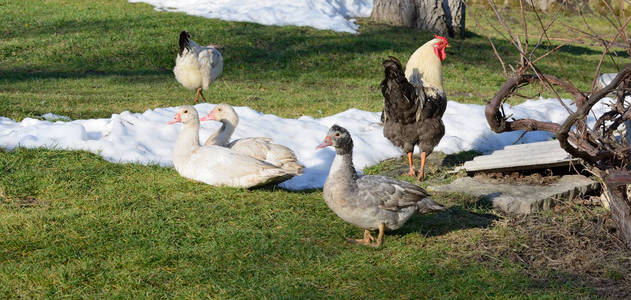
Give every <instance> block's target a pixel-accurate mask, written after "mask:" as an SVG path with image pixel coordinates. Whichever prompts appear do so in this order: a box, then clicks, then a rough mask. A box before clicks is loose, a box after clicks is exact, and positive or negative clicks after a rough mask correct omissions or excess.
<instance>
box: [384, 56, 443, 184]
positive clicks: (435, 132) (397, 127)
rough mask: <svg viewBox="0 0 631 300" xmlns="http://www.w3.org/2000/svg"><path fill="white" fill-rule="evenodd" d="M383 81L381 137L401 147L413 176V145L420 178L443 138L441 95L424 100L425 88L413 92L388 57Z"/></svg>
mask: <svg viewBox="0 0 631 300" xmlns="http://www.w3.org/2000/svg"><path fill="white" fill-rule="evenodd" d="M383 66H384V68H385V78H384V80H383V81H382V82H381V93H382V94H383V98H384V100H383V101H384V102H383V112H382V114H381V121H382V122H383V135H384V136H385V137H386V138H387V139H388V140H390V142H392V144H394V145H396V146H398V147H401V149H403V151H404V152H406V153H407V154H408V163H409V165H410V172H409V174H410V175H412V176H414V175H415V172H414V165H413V164H412V152H413V151H414V145H418V146H419V148H420V151H421V170H420V171H419V177H418V178H419V179H420V178H422V177H423V169H424V167H425V157H426V156H427V155H429V154H430V153H432V151H433V150H434V147H436V145H438V142H440V139H441V138H442V137H443V135H445V125H444V124H443V121H442V120H441V117H442V115H443V113H444V112H445V109H446V108H447V102H446V101H445V100H446V99H445V98H444V93H434V92H433V93H431V94H432V95H435V96H431V97H430V96H427V95H426V93H425V91H424V88H416V87H414V86H413V85H412V84H411V83H410V82H408V80H407V78H406V77H405V73H404V72H403V67H402V66H401V62H399V60H398V59H397V58H396V57H392V56H390V58H389V59H387V60H385V61H384V62H383Z"/></svg>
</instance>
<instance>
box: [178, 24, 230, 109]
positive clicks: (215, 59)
mask: <svg viewBox="0 0 631 300" xmlns="http://www.w3.org/2000/svg"><path fill="white" fill-rule="evenodd" d="M222 71H223V57H222V56H221V53H220V52H219V50H217V48H216V47H215V46H214V45H208V46H206V47H203V46H200V45H198V44H197V43H195V41H193V40H191V36H190V34H188V32H186V31H182V32H181V33H180V51H179V52H178V55H177V58H176V59H175V67H174V68H173V73H174V74H175V79H176V80H177V81H178V82H179V83H180V84H181V85H182V86H184V87H185V88H187V89H189V90H196V96H195V103H197V101H198V100H199V96H202V99H204V101H206V98H205V97H204V94H203V93H202V89H203V90H204V91H205V90H207V89H208V86H209V85H210V84H211V83H212V82H213V81H215V79H217V77H219V75H221V72H222Z"/></svg>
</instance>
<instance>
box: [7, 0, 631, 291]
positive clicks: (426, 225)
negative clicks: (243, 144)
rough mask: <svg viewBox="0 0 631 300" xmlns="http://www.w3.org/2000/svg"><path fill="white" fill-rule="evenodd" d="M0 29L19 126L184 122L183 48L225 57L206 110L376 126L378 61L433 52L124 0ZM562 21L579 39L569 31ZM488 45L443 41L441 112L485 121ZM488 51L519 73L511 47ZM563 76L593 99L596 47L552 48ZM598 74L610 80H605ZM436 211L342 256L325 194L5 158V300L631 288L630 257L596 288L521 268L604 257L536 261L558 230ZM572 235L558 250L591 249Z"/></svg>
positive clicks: (431, 171) (39, 156) (411, 41)
mask: <svg viewBox="0 0 631 300" xmlns="http://www.w3.org/2000/svg"><path fill="white" fill-rule="evenodd" d="M473 12H476V13H477V14H479V15H480V16H482V17H484V20H489V18H490V17H491V15H490V13H489V12H488V10H484V9H480V8H475V7H474V8H473ZM528 17H529V18H530V19H532V18H533V16H532V15H529V16H528ZM512 18H513V19H512V20H511V22H513V21H514V22H513V23H511V24H515V22H516V21H515V16H513V17H512ZM0 20H1V21H0V33H1V34H2V35H1V36H0V116H5V117H10V118H14V119H18V120H21V119H23V118H25V117H37V116H40V115H41V114H44V113H48V112H53V113H56V114H61V115H67V116H70V117H71V118H74V119H79V118H94V117H109V116H110V115H111V114H113V113H119V112H121V111H124V110H129V111H135V112H142V111H144V110H147V109H152V108H156V107H166V106H175V105H181V104H189V103H191V101H192V99H193V96H194V95H193V93H192V92H190V91H188V90H185V89H184V88H182V87H181V86H180V85H179V84H178V83H177V82H176V81H175V80H174V78H173V74H172V72H171V69H172V67H173V64H174V59H175V54H176V52H177V43H176V42H177V37H178V33H179V31H181V30H183V29H186V30H189V31H190V32H191V33H192V35H193V38H194V39H195V40H196V41H198V42H200V43H204V44H205V43H210V42H212V43H216V44H220V45H223V46H224V49H223V50H222V51H223V55H224V59H225V68H224V73H223V75H222V77H220V79H219V80H218V81H217V82H216V83H214V84H213V86H212V87H211V89H210V90H209V92H208V93H207V98H208V99H209V101H210V102H215V103H217V102H228V103H230V104H233V105H247V106H250V107H252V108H254V109H257V110H259V111H262V112H265V113H274V114H278V115H281V116H285V117H297V116H301V115H311V116H314V117H320V116H325V115H330V114H333V113H337V112H340V111H344V110H346V109H348V108H351V107H355V108H358V109H364V110H372V111H378V110H380V109H381V105H382V101H381V95H380V92H379V89H378V85H379V82H380V80H381V77H382V67H381V61H382V59H384V58H386V57H387V56H388V55H394V56H397V57H399V58H401V59H402V60H403V61H405V60H407V57H408V56H409V55H410V53H412V52H413V51H414V50H415V49H416V48H417V47H418V46H419V45H421V44H422V43H424V42H425V41H426V40H427V39H429V38H430V37H431V34H428V33H422V32H418V31H414V30H409V29H403V28H392V27H388V26H383V25H378V24H372V23H370V22H369V21H368V20H363V19H360V20H359V23H360V24H361V29H360V34H359V35H351V34H344V33H334V32H330V31H317V30H314V29H310V28H302V27H273V26H272V27H270V26H262V25H256V24H249V23H239V22H224V21H219V20H208V19H203V18H198V17H191V16H187V15H184V14H180V13H163V12H156V11H154V10H153V9H152V7H151V6H149V5H146V4H130V3H127V2H126V1H122V0H119V1H76V0H68V1H3V0H0ZM563 21H564V22H566V23H571V24H574V25H575V26H578V25H579V24H578V23H576V22H577V21H576V20H575V18H572V17H571V16H564V17H563ZM591 21H593V23H594V25H593V26H595V27H596V28H598V29H603V28H605V27H604V25H603V23H602V21H600V20H598V19H597V18H593V19H591ZM532 30H533V31H534V29H532ZM484 34H485V33H483V32H482V30H481V29H478V28H476V26H474V22H469V24H468V38H467V39H465V40H455V39H454V40H451V41H450V43H451V45H452V48H449V51H448V58H447V60H446V61H445V65H444V66H445V67H444V77H445V87H446V90H447V94H448V97H449V98H450V99H452V100H457V101H459V102H466V103H484V101H485V100H486V99H488V98H490V97H491V96H492V95H493V93H494V91H495V90H497V88H498V87H499V86H500V85H501V84H502V83H503V76H502V73H501V69H500V65H499V63H498V62H497V60H496V59H495V57H494V54H493V52H492V50H491V49H490V47H489V46H488V41H487V40H486V38H485V37H484ZM555 34H558V35H561V36H565V35H567V34H568V31H567V30H563V29H562V30H561V31H559V32H557V33H555ZM492 35H493V36H494V38H495V40H494V41H495V42H496V46H497V47H498V50H499V51H500V53H502V54H503V55H505V56H507V58H508V61H510V60H514V59H515V56H514V54H513V53H512V51H511V49H512V48H511V46H510V44H509V43H508V42H507V41H506V40H502V39H501V38H499V37H498V36H497V35H496V34H495V33H492ZM557 57H558V58H559V60H561V61H562V62H563V70H561V69H559V68H558V67H557V65H556V62H555V60H552V59H551V60H549V61H548V60H544V62H545V63H544V64H542V68H543V69H544V71H546V72H550V73H552V74H554V75H558V76H562V75H563V74H564V73H565V74H566V75H567V77H568V78H569V79H571V80H573V81H575V83H576V84H577V85H578V86H579V87H580V88H582V89H588V88H589V87H590V86H591V82H590V80H591V77H592V75H593V74H592V70H593V67H594V66H595V65H596V64H597V63H598V60H599V58H600V52H599V50H598V49H597V48H592V47H586V46H577V47H571V48H563V49H562V51H560V53H559V55H558V56H557ZM625 59H626V60H628V58H627V57H625V56H621V57H620V58H619V60H620V61H624V60H625ZM604 67H605V69H604V71H615V69H614V66H613V64H612V63H611V62H610V61H606V63H605V65H604ZM532 91H534V90H532ZM474 155H476V154H475V153H472V152H469V153H461V154H459V155H455V156H447V157H445V156H444V155H441V154H440V153H436V154H432V155H431V156H430V160H431V161H430V164H429V166H428V173H427V176H428V178H427V180H426V182H424V183H423V185H424V186H427V185H429V184H435V183H443V182H449V181H451V180H453V179H454V178H455V177H456V176H460V175H453V174H450V173H448V172H447V171H448V170H449V168H450V167H451V166H453V165H454V164H455V163H458V162H462V161H463V160H464V159H466V158H470V157H472V156H474ZM402 168H403V169H405V161H404V160H402V159H393V160H390V161H387V162H384V163H383V164H380V165H378V166H374V167H371V168H369V169H367V170H366V172H367V173H371V174H376V173H379V174H388V175H391V176H397V175H398V173H400V170H402ZM434 197H435V199H436V200H437V201H439V202H441V203H443V204H445V205H447V206H448V207H449V208H450V209H449V211H447V212H444V213H440V214H434V215H426V216H418V217H415V218H414V219H412V220H411V222H409V223H408V224H407V225H406V226H405V227H404V228H402V229H400V230H398V231H395V232H392V233H388V234H387V236H386V240H385V245H384V247H382V248H381V249H378V250H373V249H366V248H362V247H357V246H354V245H349V244H347V243H346V242H345V241H344V238H345V237H358V236H359V235H360V234H361V230H360V229H358V228H355V227H353V226H351V225H349V224H346V223H344V222H343V221H342V220H341V219H339V218H338V217H336V216H335V215H334V214H333V213H332V212H331V211H330V210H329V209H328V208H327V206H326V204H325V203H324V202H323V200H322V192H321V191H320V190H313V191H304V192H289V191H285V190H281V189H275V188H265V189H256V190H241V189H233V188H215V187H211V186H208V185H204V184H200V183H194V182H191V181H188V180H186V179H183V178H181V177H179V176H178V175H177V173H176V172H175V171H174V170H173V169H170V168H162V167H158V166H140V165H134V164H112V163H109V162H106V161H104V160H102V159H101V158H99V157H98V156H96V155H94V154H89V153H85V152H69V151H55V150H41V149H40V150H25V149H16V150H14V151H11V152H7V151H0V298H17V297H23V298H34V297H38V298H39V297H55V298H56V297H60V298H61V297H68V298H81V297H87V298H141V297H142V298H145V297H146V298H154V297H155V298H158V297H159V298H166V297H178V298H191V297H211V298H215V297H216V298H262V297H266V298H327V297H331V298H346V299H348V298H457V299H470V298H472V297H473V298H481V297H489V298H541V297H546V298H591V297H594V296H599V295H600V296H602V295H605V296H606V295H608V294H607V293H606V292H605V293H603V292H602V289H601V287H602V286H603V282H604V283H606V284H611V285H618V286H624V285H625V284H627V283H628V278H629V271H628V270H629V268H626V267H624V266H627V265H628V260H623V258H624V257H627V256H628V252H625V251H618V252H608V254H609V255H613V257H623V258H620V259H621V260H614V259H610V260H594V261H596V262H597V263H598V264H597V267H592V268H591V269H590V270H597V274H596V275H594V274H593V273H590V272H594V271H590V270H588V271H585V270H581V269H577V268H574V267H573V265H572V263H573V262H574V261H570V262H569V263H566V264H560V265H559V264H558V263H557V264H555V263H551V262H548V261H547V260H544V262H543V263H539V261H537V260H534V259H531V260H529V259H528V257H533V256H534V257H541V256H542V255H543V256H545V257H551V259H553V261H554V262H558V261H561V259H562V258H567V257H570V256H572V255H576V254H577V253H579V254H580V255H582V256H583V257H588V258H589V257H592V256H591V255H594V254H593V253H596V252H597V251H596V252H590V251H585V249H586V248H585V247H583V246H576V247H573V248H571V249H568V250H567V253H565V254H564V253H561V254H559V253H556V252H554V253H549V252H551V251H553V250H555V249H557V248H553V247H544V248H535V247H534V246H533V245H534V244H537V243H538V242H541V241H542V240H543V241H545V240H546V235H545V234H544V235H543V236H542V235H541V233H549V232H554V231H555V230H557V229H558V227H559V226H558V224H556V223H555V222H556V221H555V220H556V219H557V218H558V217H559V215H555V214H543V215H541V216H539V218H540V222H539V223H537V224H534V225H533V224H526V225H524V224H522V223H519V222H517V223H515V220H519V219H515V218H514V217H510V216H503V215H501V214H499V213H498V212H496V211H494V210H493V209H491V208H489V207H487V206H485V205H484V204H483V203H479V202H478V201H477V199H471V198H470V197H466V196H463V195H446V194H437V195H434ZM569 207H570V208H571V209H569V210H567V211H565V212H562V213H560V216H562V217H563V218H564V219H565V220H569V221H567V226H568V227H571V226H584V227H586V228H596V227H595V226H596V225H594V224H591V223H589V224H587V225H585V224H583V223H581V222H583V221H585V218H578V217H576V216H582V214H583V213H584V212H583V211H582V210H580V209H579V208H575V206H573V205H569ZM575 210H578V211H579V212H581V214H579V213H577V212H576V211H575ZM590 213H591V214H592V215H593V216H594V217H593V218H595V219H598V220H601V219H606V218H607V213H606V212H602V211H598V210H594V211H593V212H592V211H591V210H590ZM575 217H576V218H575ZM581 220H582V221H581ZM599 224H600V223H599ZM531 226H534V227H535V230H531ZM537 226H538V227H537ZM590 226H591V227H590ZM581 228H582V227H581ZM598 228H600V227H598ZM593 231H594V232H600V231H597V228H596V229H594V230H593ZM533 232H535V233H533ZM582 234H583V232H582V231H571V233H569V234H566V235H564V236H562V237H559V238H558V239H559V240H560V241H561V242H563V241H564V240H563V239H564V238H566V239H567V241H571V240H570V237H576V239H577V240H581V238H582V240H581V241H583V240H584V239H585V236H583V235H582ZM602 236H606V237H607V235H602ZM590 237H591V236H590ZM606 241H608V243H612V242H611V241H610V240H606ZM524 244H527V245H530V246H531V247H530V248H531V250H528V249H526V248H524V247H523V246H522V245H524ZM580 245H583V244H580ZM607 245H609V244H607ZM532 249H537V251H538V252H534V250H532ZM599 249H601V248H599ZM529 251H530V252H529ZM576 251H582V252H576ZM612 251H613V250H612ZM533 253H534V254H533ZM598 253H600V252H598ZM614 254H615V255H614ZM555 255H556V256H555ZM563 255H565V256H563ZM616 255H618V256H616ZM524 257H525V258H526V259H523V258H524ZM546 262H548V264H546ZM621 266H623V267H621ZM627 286H628V284H627Z"/></svg>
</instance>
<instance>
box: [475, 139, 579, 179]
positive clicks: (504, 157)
mask: <svg viewBox="0 0 631 300" xmlns="http://www.w3.org/2000/svg"><path fill="white" fill-rule="evenodd" d="M572 161H577V159H571V157H570V155H569V154H568V153H567V152H565V151H564V150H563V149H562V148H561V146H560V145H559V142H558V141H556V140H552V141H546V142H539V143H530V144H521V145H510V146H507V147H505V148H504V149H502V150H497V151H495V152H493V153H491V154H489V155H481V156H477V157H475V158H474V159H473V160H471V161H468V162H465V164H464V169H465V170H466V171H467V172H478V171H511V170H528V169H543V168H553V167H561V166H569V165H570V163H571V162H572Z"/></svg>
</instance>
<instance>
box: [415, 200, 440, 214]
mask: <svg viewBox="0 0 631 300" xmlns="http://www.w3.org/2000/svg"><path fill="white" fill-rule="evenodd" d="M416 206H417V207H418V212H419V213H420V214H426V213H430V212H439V211H443V210H447V208H446V207H444V206H442V205H440V204H438V203H437V202H436V201H434V200H432V198H423V200H421V201H419V202H416Z"/></svg>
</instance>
